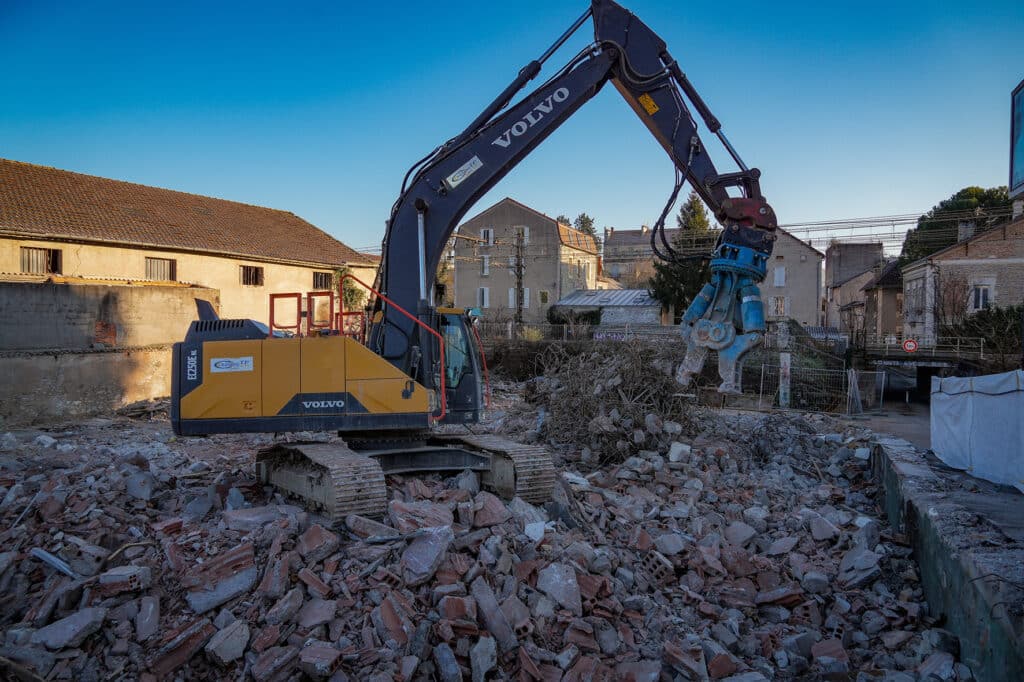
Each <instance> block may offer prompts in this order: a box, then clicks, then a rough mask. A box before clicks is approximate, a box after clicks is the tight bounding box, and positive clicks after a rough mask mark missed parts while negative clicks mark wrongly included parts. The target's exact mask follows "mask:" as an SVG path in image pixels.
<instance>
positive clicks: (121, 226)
mask: <svg viewBox="0 0 1024 682" xmlns="http://www.w3.org/2000/svg"><path fill="white" fill-rule="evenodd" d="M343 267H348V268H350V269H351V271H352V272H353V274H355V275H356V276H357V277H359V278H360V279H361V280H363V281H365V282H367V283H370V284H372V282H373V278H374V275H375V272H376V267H377V263H376V259H375V258H374V257H371V256H367V255H365V254H361V253H358V252H356V251H354V250H352V249H350V248H349V247H347V246H346V245H344V244H342V243H341V242H340V241H338V240H337V239H334V238H333V237H331V236H330V235H328V234H327V233H326V232H324V231H323V230H320V229H319V228H317V227H316V226H314V225H311V224H310V223H308V222H306V221H305V220H303V219H302V218H299V217H298V216H296V215H294V214H293V213H289V212H287V211H281V210H277V209H272V208H264V207H262V206H251V205H249V204H242V203H238V202H235V201H226V200H224V199H214V198H211V197H206V196H200V195H197V194H188V193H185V192H176V191H173V190H169V189H161V188H158V187H148V186H146V185H138V184H134V183H130V182H122V181H119V180H111V179H107V178H101V177H96V176H92V175H83V174H81V173H73V172H70V171H65V170H58V169H56V168H49V167H46V166H37V165H34V164H29V163H21V162H18V161H9V160H3V159H0V279H4V280H31V279H33V278H35V279H48V278H49V279H52V278H59V279H62V280H63V281H66V282H72V283H73V281H75V280H89V281H96V280H117V281H119V282H120V283H125V282H182V283H191V284H196V285H200V286H203V287H208V288H211V289H215V290H218V291H219V292H220V314H221V315H222V316H223V317H240V318H252V319H255V320H260V321H262V322H266V321H267V318H268V312H269V294H271V293H283V292H307V291H312V290H323V289H327V288H330V287H331V282H332V277H333V275H334V272H335V271H336V270H337V269H339V268H343Z"/></svg>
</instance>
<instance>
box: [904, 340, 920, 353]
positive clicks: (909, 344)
mask: <svg viewBox="0 0 1024 682" xmlns="http://www.w3.org/2000/svg"><path fill="white" fill-rule="evenodd" d="M903 350H905V351H906V352H908V353H913V352H915V351H917V341H916V340H914V339H907V340H906V341H904V342H903Z"/></svg>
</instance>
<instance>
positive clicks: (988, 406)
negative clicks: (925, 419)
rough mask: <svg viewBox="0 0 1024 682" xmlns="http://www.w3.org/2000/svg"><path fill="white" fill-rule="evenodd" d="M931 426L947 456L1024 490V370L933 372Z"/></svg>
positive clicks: (975, 473) (938, 446)
mask: <svg viewBox="0 0 1024 682" xmlns="http://www.w3.org/2000/svg"><path fill="white" fill-rule="evenodd" d="M931 426H932V450H933V451H935V454H936V455H938V457H939V459H941V460H942V461H943V462H945V463H946V464H948V465H949V466H951V467H953V468H956V469H963V470H964V471H967V472H968V473H970V474H971V475H972V476H977V477H978V478H984V479H985V480H987V481H993V482H995V483H1004V484H1006V485H1012V486H1014V487H1016V488H1017V489H1018V490H1020V491H1021V492H1024V371H1020V370H1017V371H1015V372H1006V373H1005V374H989V375H986V376H980V377H946V378H944V379H940V378H938V377H933V378H932V404H931Z"/></svg>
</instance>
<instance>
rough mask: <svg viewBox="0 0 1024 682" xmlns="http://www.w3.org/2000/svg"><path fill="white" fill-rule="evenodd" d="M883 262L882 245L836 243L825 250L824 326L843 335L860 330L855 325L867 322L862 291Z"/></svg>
mask: <svg viewBox="0 0 1024 682" xmlns="http://www.w3.org/2000/svg"><path fill="white" fill-rule="evenodd" d="M884 261H885V254H884V252H883V247H882V243H881V242H871V243H868V244H857V243H845V242H844V243H840V242H836V243H833V244H831V245H830V246H829V247H828V248H827V249H826V250H825V326H827V327H833V328H835V329H838V330H841V331H844V332H845V331H851V330H855V329H859V328H860V327H859V326H858V324H856V323H855V322H854V321H856V320H859V321H863V318H864V316H863V307H864V304H865V294H864V291H863V288H864V286H865V285H867V284H868V283H869V282H870V281H871V280H872V278H874V277H875V275H877V274H878V272H879V270H880V268H881V266H882V265H883V263H884Z"/></svg>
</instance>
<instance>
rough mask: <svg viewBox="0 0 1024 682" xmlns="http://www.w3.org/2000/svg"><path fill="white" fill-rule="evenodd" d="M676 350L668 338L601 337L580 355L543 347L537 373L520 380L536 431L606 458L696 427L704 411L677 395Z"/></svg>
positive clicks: (596, 459) (587, 457)
mask: <svg viewBox="0 0 1024 682" xmlns="http://www.w3.org/2000/svg"><path fill="white" fill-rule="evenodd" d="M677 355H678V349H677V348H675V346H674V345H668V344H633V343H606V344H600V345H595V346H593V347H592V348H591V349H590V350H588V351H586V352H583V353H578V352H573V351H570V350H567V349H566V348H565V347H563V346H557V345H556V346H551V347H550V348H548V349H547V350H546V351H545V352H544V355H543V356H542V357H541V358H540V359H539V361H538V363H539V365H540V369H542V370H543V372H542V373H541V374H540V375H539V376H538V377H536V378H535V379H533V380H531V381H529V382H527V384H526V398H527V400H528V401H529V402H530V403H533V404H536V405H540V406H541V407H542V408H543V415H542V417H543V423H542V424H541V426H540V428H539V429H538V433H537V434H536V435H537V436H544V435H547V436H549V437H551V438H552V439H554V440H555V441H556V442H558V443H561V444H571V445H575V446H578V447H582V448H583V451H582V455H583V459H584V461H585V462H586V463H593V464H607V463H610V462H613V461H618V462H621V461H622V460H623V459H624V458H625V457H627V456H628V455H629V454H630V453H631V452H634V451H635V450H637V449H643V448H644V447H651V446H652V445H661V446H665V445H667V443H669V442H671V439H672V438H674V437H676V436H679V435H688V436H692V435H695V434H697V433H699V432H700V431H701V430H703V429H704V428H705V427H704V422H705V421H707V420H708V419H710V416H709V415H708V414H707V412H706V411H705V410H703V409H701V408H695V407H694V405H693V404H692V402H687V401H685V400H684V399H683V397H682V396H681V391H682V387H681V386H680V385H679V384H678V383H676V381H675V377H674V373H673V372H674V369H673V368H674V366H675V364H677V363H678V358H677V357H676V356H677ZM528 435H531V436H532V435H534V434H528ZM659 438H660V441H658V439H659ZM655 441H658V442H655Z"/></svg>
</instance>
